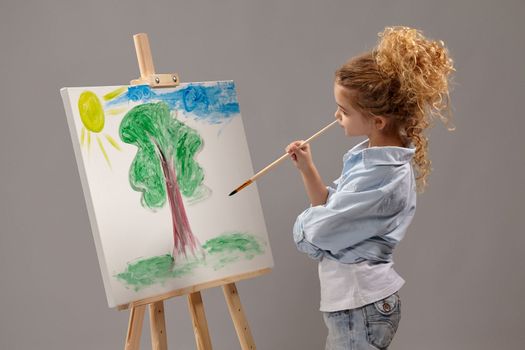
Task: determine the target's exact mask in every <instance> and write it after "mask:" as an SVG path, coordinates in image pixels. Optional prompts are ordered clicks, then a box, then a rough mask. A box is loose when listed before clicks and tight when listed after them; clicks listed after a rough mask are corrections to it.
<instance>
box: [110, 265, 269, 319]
mask: <svg viewBox="0 0 525 350" xmlns="http://www.w3.org/2000/svg"><path fill="white" fill-rule="evenodd" d="M271 271H272V269H271V268H266V269H261V270H257V271H253V272H248V273H243V274H240V275H235V276H231V277H226V278H220V279H217V280H214V281H210V282H205V283H200V284H195V285H193V286H190V287H186V288H181V289H176V290H174V291H171V292H168V293H164V294H160V295H158V296H155V297H150V298H145V299H140V300H136V301H133V302H131V303H128V304H122V305H118V306H117V310H119V311H122V310H127V309H129V308H130V307H137V306H141V305H147V304H151V303H154V302H157V301H162V300H166V299H169V298H173V297H178V296H181V295H186V294H191V293H195V292H199V291H201V290H204V289H208V288H214V287H219V286H223V285H226V284H230V283H235V282H239V281H242V280H246V279H250V278H254V277H257V276H261V275H265V274H267V273H269V272H271Z"/></svg>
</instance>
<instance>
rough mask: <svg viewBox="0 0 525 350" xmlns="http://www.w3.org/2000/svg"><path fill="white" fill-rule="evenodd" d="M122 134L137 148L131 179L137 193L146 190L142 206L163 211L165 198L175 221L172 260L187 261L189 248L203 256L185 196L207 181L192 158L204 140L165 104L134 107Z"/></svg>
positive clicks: (126, 140)
mask: <svg viewBox="0 0 525 350" xmlns="http://www.w3.org/2000/svg"><path fill="white" fill-rule="evenodd" d="M119 133H120V138H121V139H122V141H123V142H126V143H129V144H133V145H135V146H137V148H138V150H137V154H136V156H135V158H134V159H133V162H132V163H131V166H130V171H129V181H130V184H131V187H132V188H133V189H134V190H135V191H140V192H142V198H141V201H142V205H143V206H144V207H147V208H150V209H155V208H161V207H163V206H164V204H165V203H166V198H167V201H168V203H169V206H170V212H171V218H172V223H173V225H172V226H173V258H174V259H175V260H177V258H178V257H180V256H181V255H183V256H184V257H187V253H188V250H189V252H191V253H192V254H193V255H194V256H196V255H197V253H199V252H200V253H202V252H203V250H202V248H201V246H200V243H199V241H198V239H197V237H195V236H194V235H193V233H192V231H191V228H190V224H189V222H188V218H187V216H186V210H185V209H184V203H183V201H182V196H181V193H182V194H183V195H184V196H186V197H192V196H194V195H196V193H197V192H198V189H199V187H200V186H201V184H202V181H203V179H204V172H203V170H202V168H201V167H200V166H199V164H198V163H197V162H196V161H195V160H194V159H193V157H194V156H195V154H196V152H197V151H199V150H200V148H201V146H202V144H203V140H202V138H201V137H200V136H199V134H198V133H197V131H195V130H194V129H192V128H190V127H188V126H187V125H185V124H184V123H182V122H181V121H179V120H177V119H175V118H173V117H172V115H171V114H170V110H169V108H168V105H167V104H166V103H164V102H158V103H145V104H141V105H138V106H135V107H134V108H133V109H131V110H130V111H129V112H128V113H126V115H125V116H124V118H123V119H122V122H121V123H120V131H119Z"/></svg>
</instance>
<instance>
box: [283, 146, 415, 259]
mask: <svg viewBox="0 0 525 350" xmlns="http://www.w3.org/2000/svg"><path fill="white" fill-rule="evenodd" d="M368 142H369V139H366V140H365V141H363V142H361V143H359V144H358V145H356V146H355V147H353V148H352V149H351V150H349V151H348V152H347V153H346V154H345V155H344V157H343V171H342V172H341V176H340V177H339V178H338V179H337V180H335V181H334V182H333V184H334V185H335V186H334V187H335V188H334V187H332V186H327V187H326V188H327V190H328V198H327V200H326V203H325V204H322V205H316V206H312V205H310V207H309V208H307V209H306V210H305V211H303V212H302V213H301V214H299V216H298V217H297V219H296V221H295V223H294V226H293V237H294V241H295V244H296V245H297V249H299V250H300V251H302V252H304V253H307V254H308V255H309V256H310V257H311V258H313V259H315V260H320V259H321V258H322V257H325V258H329V259H332V260H337V261H339V262H342V263H347V264H352V263H357V262H361V261H364V260H372V261H378V262H388V261H391V260H392V251H393V249H394V247H395V246H396V245H397V243H399V241H401V239H402V238H403V236H404V235H405V232H406V230H407V227H408V226H409V225H410V222H411V221H412V218H413V217H414V214H415V211H416V186H415V180H414V172H413V168H412V165H411V164H410V160H411V159H412V157H413V156H414V154H415V147H414V146H413V144H411V145H410V147H409V148H406V147H396V146H383V147H367V145H368Z"/></svg>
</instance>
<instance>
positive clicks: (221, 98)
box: [106, 81, 240, 124]
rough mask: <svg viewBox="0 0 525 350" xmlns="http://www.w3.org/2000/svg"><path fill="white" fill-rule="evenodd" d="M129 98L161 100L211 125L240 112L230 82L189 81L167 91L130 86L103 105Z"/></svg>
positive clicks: (227, 119)
mask: <svg viewBox="0 0 525 350" xmlns="http://www.w3.org/2000/svg"><path fill="white" fill-rule="evenodd" d="M130 101H133V102H140V103H147V102H152V101H164V102H165V103H167V104H168V106H169V108H170V110H180V111H183V112H184V114H186V115H187V116H188V117H193V118H195V119H197V120H201V121H205V122H208V123H210V124H222V123H225V122H227V121H229V120H230V119H231V118H232V117H234V116H235V115H238V114H239V113H240V109H239V102H238V101H237V93H236V91H235V83H234V82H233V81H220V82H215V83H213V85H208V83H206V85H205V84H204V83H190V84H187V85H183V86H180V87H178V88H176V89H175V90H171V91H169V92H163V90H162V89H156V90H155V89H152V88H150V87H149V86H148V85H138V86H130V87H128V91H127V92H126V93H124V94H122V95H120V96H119V97H117V98H115V99H114V100H111V101H109V102H107V103H106V107H107V108H109V107H116V106H119V105H122V104H128V103H129V102H130Z"/></svg>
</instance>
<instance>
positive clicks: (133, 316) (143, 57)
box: [117, 33, 271, 350]
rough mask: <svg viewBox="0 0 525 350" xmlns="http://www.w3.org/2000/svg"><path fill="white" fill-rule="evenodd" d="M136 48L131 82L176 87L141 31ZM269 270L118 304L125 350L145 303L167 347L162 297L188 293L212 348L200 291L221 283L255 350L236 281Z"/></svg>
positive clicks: (240, 332) (133, 349)
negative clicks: (124, 323) (124, 322)
mask: <svg viewBox="0 0 525 350" xmlns="http://www.w3.org/2000/svg"><path fill="white" fill-rule="evenodd" d="M133 41H134V42H135V50H136V52H137V59H138V62H139V68H140V78H139V79H135V80H132V81H131V85H137V84H148V85H150V86H151V87H153V88H155V87H175V86H177V85H179V76H178V74H176V73H174V74H156V73H155V67H154V66H153V58H152V56H151V49H150V46H149V40H148V36H147V34H144V33H140V34H136V35H134V36H133ZM270 271H271V269H270V268H267V269H262V270H258V271H254V272H250V273H246V274H241V275H236V276H232V277H228V278H223V279H219V280H215V281H211V282H206V283H201V284H198V285H193V286H191V287H187V288H182V289H178V290H174V291H171V292H168V293H165V294H162V295H158V296H156V297H151V298H146V299H142V300H138V301H134V302H131V303H129V304H125V305H119V306H118V307H117V308H118V310H125V309H128V308H130V315H129V324H128V332H127V336H126V344H125V347H124V349H125V350H138V349H139V347H140V336H141V333H142V324H143V321H144V313H145V311H146V306H148V308H149V312H150V331H151V346H152V349H153V350H167V348H168V342H167V337H166V322H165V318H164V300H166V299H169V298H172V297H175V296H180V295H187V296H188V307H189V309H190V313H191V318H192V323H193V332H194V334H195V341H196V343H197V349H198V350H211V349H212V346H211V339H210V334H209V332H208V322H207V321H206V315H205V313H204V304H203V302H202V296H201V292H200V291H201V290H203V289H207V288H213V287H218V286H222V290H223V292H224V297H225V298H226V302H227V304H228V309H229V310H230V315H231V318H232V320H233V324H234V326H235V331H236V332H237V337H238V338H239V342H240V344H241V349H242V350H248V349H255V348H256V347H255V343H254V341H253V337H252V333H251V331H250V327H249V325H248V320H247V319H246V316H245V315H244V311H243V308H242V305H241V300H240V298H239V293H238V292H237V287H236V286H235V282H237V281H241V280H244V279H248V278H253V277H256V276H259V275H263V274H265V273H268V272H270Z"/></svg>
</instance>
